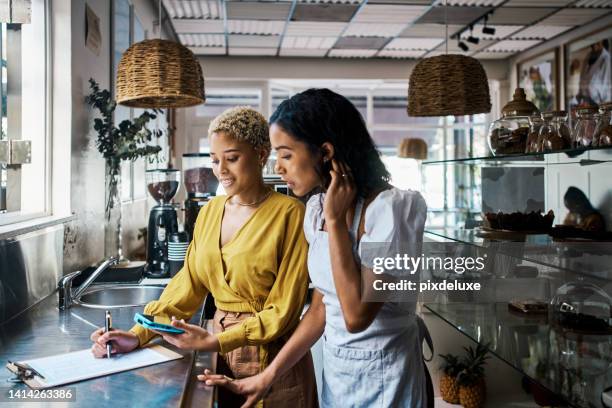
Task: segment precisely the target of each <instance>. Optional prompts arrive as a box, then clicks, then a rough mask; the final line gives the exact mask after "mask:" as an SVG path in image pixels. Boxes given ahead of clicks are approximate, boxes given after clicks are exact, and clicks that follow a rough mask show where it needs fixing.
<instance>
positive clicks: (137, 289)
mask: <svg viewBox="0 0 612 408" xmlns="http://www.w3.org/2000/svg"><path fill="white" fill-rule="evenodd" d="M163 290H164V287H163V286H154V285H148V286H147V285H112V286H108V285H103V286H99V287H96V286H91V287H90V288H89V289H87V290H86V292H85V293H83V294H82V295H81V296H80V297H79V298H77V299H75V301H74V303H75V304H77V305H80V306H85V307H92V308H97V309H114V308H120V307H130V306H143V305H146V304H147V303H149V302H150V301H152V300H157V299H159V296H160V295H161V293H162V292H163Z"/></svg>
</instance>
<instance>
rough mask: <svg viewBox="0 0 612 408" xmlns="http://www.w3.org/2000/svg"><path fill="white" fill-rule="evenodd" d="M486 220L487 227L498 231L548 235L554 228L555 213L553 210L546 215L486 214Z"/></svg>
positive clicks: (533, 213) (535, 213) (533, 212)
mask: <svg viewBox="0 0 612 408" xmlns="http://www.w3.org/2000/svg"><path fill="white" fill-rule="evenodd" d="M485 219H486V224H485V226H487V227H489V228H492V229H496V230H508V231H529V232H541V233H546V232H548V231H549V230H550V228H551V227H552V223H553V220H554V219H555V213H554V212H553V211H552V210H549V211H548V212H547V213H546V214H542V213H541V212H540V211H531V212H529V213H523V212H513V213H503V212H498V213H491V212H488V213H486V214H485Z"/></svg>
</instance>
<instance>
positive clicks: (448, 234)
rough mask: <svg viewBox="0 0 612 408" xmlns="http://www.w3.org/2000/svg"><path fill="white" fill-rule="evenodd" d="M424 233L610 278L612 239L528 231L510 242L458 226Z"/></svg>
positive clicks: (501, 253) (597, 278) (602, 277)
mask: <svg viewBox="0 0 612 408" xmlns="http://www.w3.org/2000/svg"><path fill="white" fill-rule="evenodd" d="M425 232H426V233H427V234H430V236H429V238H430V239H432V240H433V241H437V242H440V241H446V242H448V241H450V242H457V243H461V244H466V245H472V246H476V247H479V248H488V249H493V250H494V253H495V254H499V255H504V256H510V257H513V258H516V259H519V260H524V261H528V262H532V263H534V264H538V265H542V266H546V267H550V268H554V269H557V270H559V271H566V272H570V273H573V274H576V275H580V276H586V277H590V278H594V279H596V280H598V281H603V282H605V283H609V282H610V281H612V242H564V241H560V242H557V241H554V240H553V238H552V237H551V236H550V235H547V234H528V235H525V236H524V237H525V240H524V241H521V242H510V241H500V240H492V239H488V238H482V237H480V236H479V235H478V231H477V230H473V229H460V228H439V229H433V228H432V229H427V228H426V230H425ZM439 238H442V240H440V239H439Z"/></svg>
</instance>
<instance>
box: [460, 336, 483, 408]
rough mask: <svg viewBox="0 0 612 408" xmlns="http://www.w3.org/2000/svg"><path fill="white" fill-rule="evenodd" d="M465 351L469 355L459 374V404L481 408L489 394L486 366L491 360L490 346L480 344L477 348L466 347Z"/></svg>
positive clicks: (465, 357) (470, 407)
mask: <svg viewBox="0 0 612 408" xmlns="http://www.w3.org/2000/svg"><path fill="white" fill-rule="evenodd" d="M464 350H465V351H466V353H467V355H466V356H464V358H463V368H462V370H461V371H460V372H459V374H457V384H458V385H459V403H460V404H461V405H462V406H463V407H465V408H480V407H482V406H483V405H484V401H485V397H486V393H487V389H486V383H485V378H484V365H485V362H486V360H487V359H488V358H489V356H488V355H487V353H488V346H487V345H482V344H478V345H477V346H476V348H473V347H464Z"/></svg>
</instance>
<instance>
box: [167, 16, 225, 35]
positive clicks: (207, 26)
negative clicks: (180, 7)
mask: <svg viewBox="0 0 612 408" xmlns="http://www.w3.org/2000/svg"><path fill="white" fill-rule="evenodd" d="M172 25H173V26H174V30H175V31H176V33H177V34H180V33H224V32H225V28H224V27H223V20H203V19H196V18H193V19H182V20H181V19H175V20H172Z"/></svg>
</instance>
